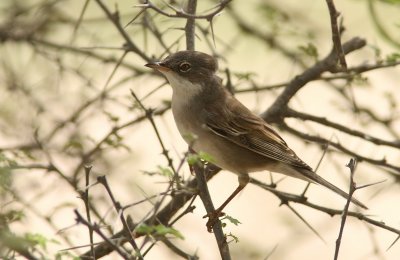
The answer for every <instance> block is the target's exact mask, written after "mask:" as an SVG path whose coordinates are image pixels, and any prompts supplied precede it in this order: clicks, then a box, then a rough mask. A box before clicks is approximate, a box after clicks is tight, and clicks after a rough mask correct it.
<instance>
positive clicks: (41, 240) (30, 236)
mask: <svg viewBox="0 0 400 260" xmlns="http://www.w3.org/2000/svg"><path fill="white" fill-rule="evenodd" d="M25 239H26V240H27V241H28V242H30V243H32V244H33V245H38V246H40V247H41V248H43V249H44V250H46V247H47V242H48V241H50V240H49V239H48V238H47V237H45V236H43V235H41V234H38V233H26V234H25Z"/></svg>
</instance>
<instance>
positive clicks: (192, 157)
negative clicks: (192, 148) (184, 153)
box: [186, 154, 200, 165]
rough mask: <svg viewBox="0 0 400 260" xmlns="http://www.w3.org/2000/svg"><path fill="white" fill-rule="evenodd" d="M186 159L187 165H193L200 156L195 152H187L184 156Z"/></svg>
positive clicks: (198, 160)
mask: <svg viewBox="0 0 400 260" xmlns="http://www.w3.org/2000/svg"><path fill="white" fill-rule="evenodd" d="M186 161H187V162H188V164H189V165H195V164H196V163H198V162H200V157H199V156H198V155H197V154H189V155H188V157H187V158H186Z"/></svg>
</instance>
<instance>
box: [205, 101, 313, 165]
mask: <svg viewBox="0 0 400 260" xmlns="http://www.w3.org/2000/svg"><path fill="white" fill-rule="evenodd" d="M226 104H227V107H222V106H220V105H219V104H216V106H218V107H209V109H207V126H208V127H209V128H210V129H211V130H212V131H213V132H214V133H216V134H218V135H219V136H222V137H224V138H225V139H227V140H229V141H231V142H233V143H235V144H237V145H240V146H242V147H245V148H247V149H250V150H252V151H254V152H256V153H258V154H261V155H263V156H265V157H268V158H271V159H274V160H277V161H280V162H283V163H286V164H289V165H291V166H294V167H299V168H304V169H308V170H312V169H311V167H310V166H308V165H307V164H306V163H304V162H303V161H302V160H301V159H300V158H299V157H297V155H296V154H295V153H294V152H293V151H292V150H291V149H290V148H289V147H288V146H287V144H286V142H285V141H284V140H283V139H282V137H280V136H279V135H278V134H277V133H276V132H275V130H273V129H272V128H271V126H270V125H268V124H267V123H266V122H265V121H264V120H263V119H261V118H260V117H258V116H256V115H255V114H253V113H252V112H251V111H250V110H248V109H247V108H246V107H245V106H243V105H242V104H241V103H240V102H238V101H237V100H235V99H234V97H227V102H226ZM211 111H212V112H211Z"/></svg>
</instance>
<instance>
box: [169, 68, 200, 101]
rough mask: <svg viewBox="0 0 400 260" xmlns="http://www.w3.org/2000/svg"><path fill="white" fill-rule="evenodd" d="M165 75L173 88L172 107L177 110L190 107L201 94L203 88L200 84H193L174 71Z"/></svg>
mask: <svg viewBox="0 0 400 260" xmlns="http://www.w3.org/2000/svg"><path fill="white" fill-rule="evenodd" d="M163 74H164V75H165V77H167V79H168V82H169V84H170V85H171V87H172V90H173V94H172V106H174V107H176V108H178V107H185V106H187V105H189V104H188V102H189V101H190V100H191V99H192V98H194V97H196V96H197V95H198V94H199V93H200V92H201V88H202V86H201V85H200V84H196V83H192V82H190V81H189V80H188V79H186V78H184V77H181V76H179V75H178V74H176V73H175V72H173V71H168V72H164V73H163Z"/></svg>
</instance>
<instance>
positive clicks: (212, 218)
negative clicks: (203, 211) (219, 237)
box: [203, 209, 225, 233]
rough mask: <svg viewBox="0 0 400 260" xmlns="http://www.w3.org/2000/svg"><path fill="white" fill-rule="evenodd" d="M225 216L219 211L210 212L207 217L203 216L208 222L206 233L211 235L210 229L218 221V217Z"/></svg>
mask: <svg viewBox="0 0 400 260" xmlns="http://www.w3.org/2000/svg"><path fill="white" fill-rule="evenodd" d="M222 216H225V213H224V212H222V211H221V210H218V209H217V210H214V211H212V212H209V213H208V214H207V215H205V216H203V218H207V217H208V221H207V223H206V226H207V231H208V232H210V233H212V229H213V227H214V225H215V224H216V223H217V221H219V217H222Z"/></svg>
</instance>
